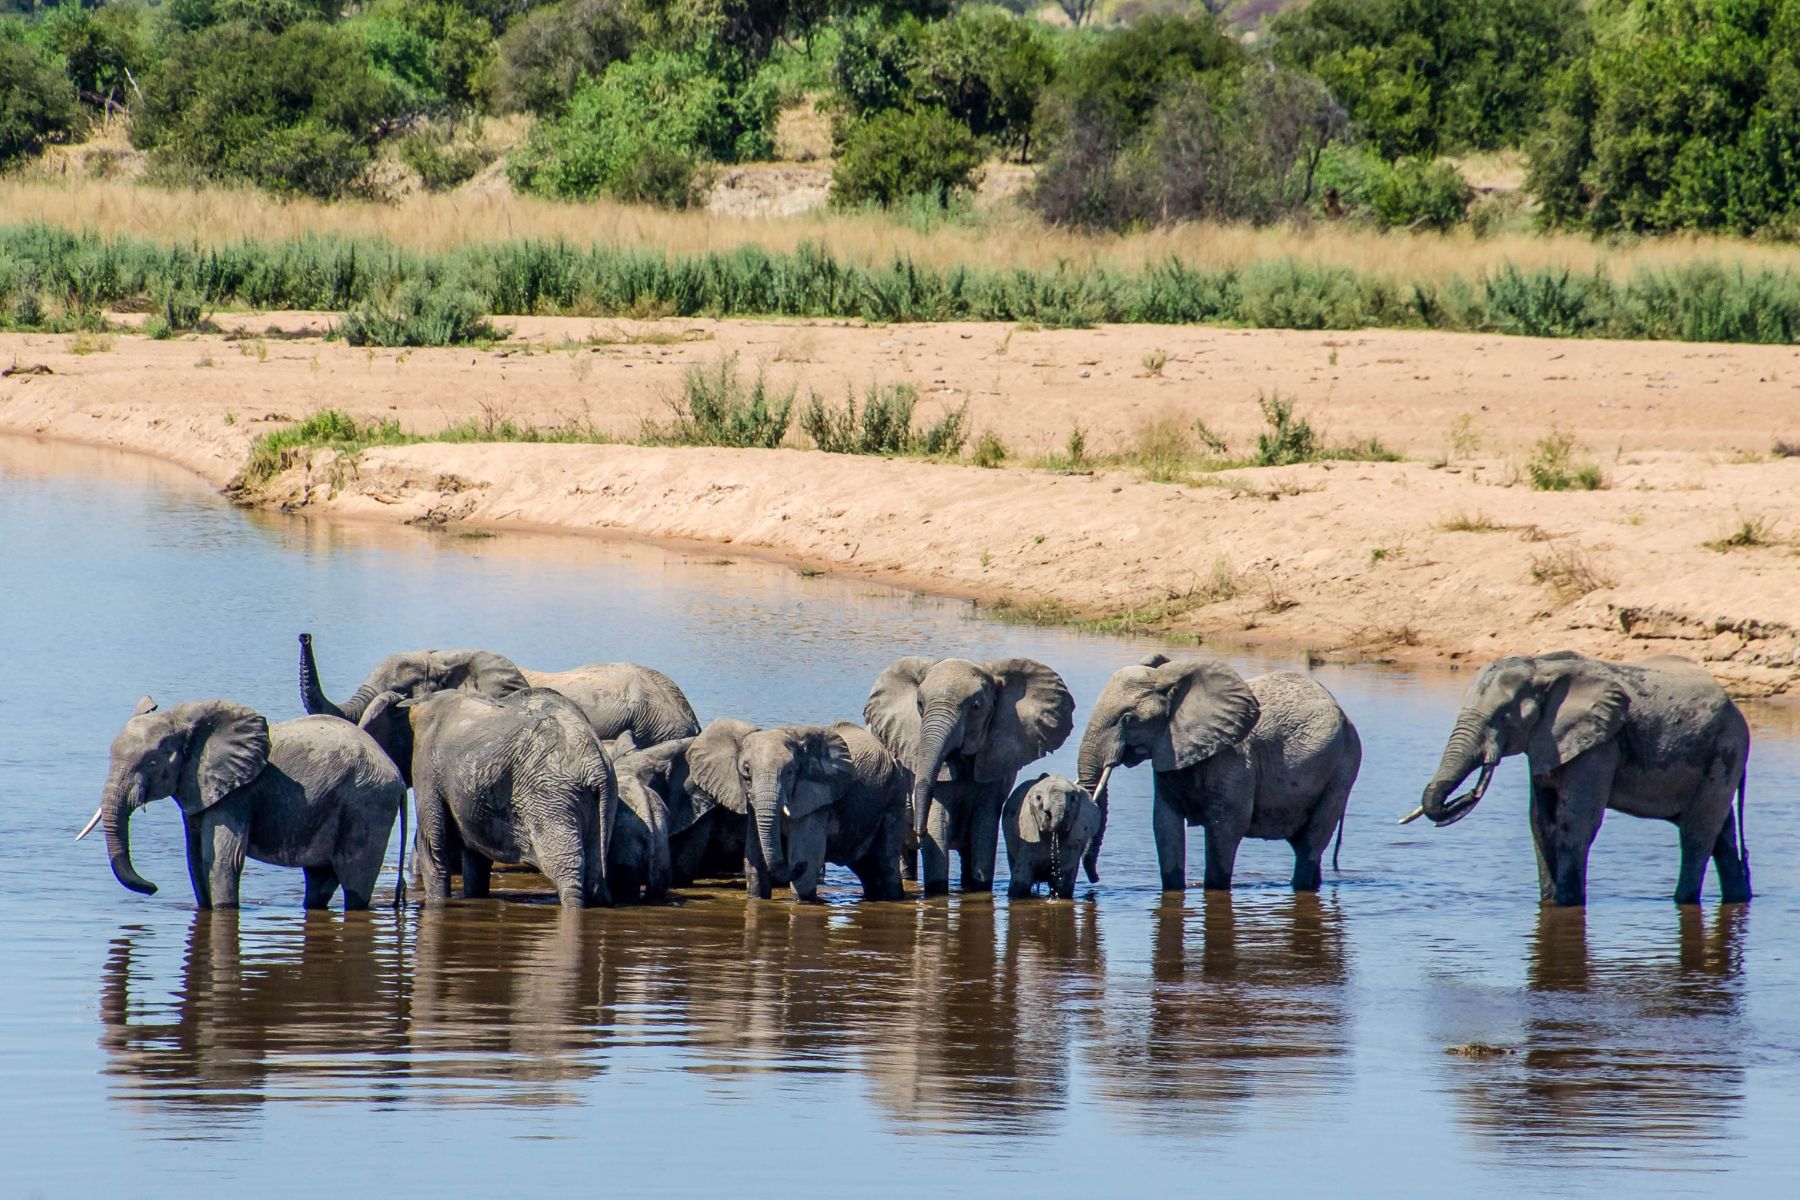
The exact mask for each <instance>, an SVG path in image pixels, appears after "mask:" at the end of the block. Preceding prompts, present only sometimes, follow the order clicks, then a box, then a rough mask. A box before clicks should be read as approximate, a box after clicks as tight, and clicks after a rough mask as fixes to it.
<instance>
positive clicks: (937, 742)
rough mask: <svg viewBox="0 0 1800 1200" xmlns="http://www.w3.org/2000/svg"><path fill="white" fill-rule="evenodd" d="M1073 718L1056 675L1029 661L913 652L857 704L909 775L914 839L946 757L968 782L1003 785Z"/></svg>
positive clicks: (1064, 736) (1057, 739)
mask: <svg viewBox="0 0 1800 1200" xmlns="http://www.w3.org/2000/svg"><path fill="white" fill-rule="evenodd" d="M1074 715H1075V699H1074V697H1073V696H1071V695H1070V694H1069V689H1068V687H1067V686H1066V685H1064V683H1063V681H1062V676H1060V675H1058V674H1057V673H1056V672H1055V671H1052V670H1051V669H1050V668H1049V667H1047V666H1045V665H1044V664H1043V663H1040V662H1036V661H1033V660H1032V659H1029V658H1004V659H1000V660H998V661H996V662H987V663H974V662H969V661H968V660H967V659H961V658H946V659H941V660H933V659H929V658H923V657H920V656H918V655H913V656H910V657H907V658H903V659H900V660H899V661H898V662H896V663H894V664H893V665H892V666H890V667H889V668H888V669H887V670H885V671H883V672H882V673H881V677H880V678H879V679H877V680H876V681H875V686H874V688H873V689H871V690H870V692H869V701H868V703H867V704H866V705H864V706H863V718H864V720H865V721H867V722H868V726H869V732H871V733H873V734H874V735H875V736H876V737H877V738H878V739H880V741H881V744H882V745H883V746H886V747H887V749H888V752H889V753H890V754H892V755H893V756H894V759H895V761H897V762H898V763H899V764H900V765H901V766H903V767H905V768H906V769H907V770H909V771H910V772H912V796H911V801H910V803H911V808H910V812H911V814H912V821H913V824H914V827H915V829H917V831H918V832H919V834H920V835H921V836H923V834H924V831H925V821H926V813H927V810H928V809H929V808H930V799H931V789H932V785H933V784H935V783H936V782H937V779H938V773H939V772H940V771H942V770H943V769H944V766H945V763H946V762H947V761H949V760H951V758H952V756H956V757H957V758H959V759H960V760H961V761H962V762H963V763H964V764H966V767H967V770H968V773H969V778H971V779H972V780H973V781H975V782H977V783H1004V784H1008V785H1010V784H1011V783H1012V780H1013V777H1014V776H1016V775H1017V774H1018V773H1019V770H1020V769H1021V768H1022V767H1024V766H1026V765H1027V764H1029V763H1032V762H1035V761H1037V760H1038V759H1039V758H1042V757H1043V756H1044V755H1046V754H1049V753H1050V752H1051V751H1053V750H1055V749H1056V748H1057V747H1058V746H1060V745H1062V744H1063V742H1065V741H1066V740H1068V737H1069V731H1070V729H1072V728H1073V727H1074Z"/></svg>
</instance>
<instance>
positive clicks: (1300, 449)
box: [1256, 392, 1319, 467]
mask: <svg viewBox="0 0 1800 1200" xmlns="http://www.w3.org/2000/svg"><path fill="white" fill-rule="evenodd" d="M1256 405H1257V407H1258V408H1260V409H1262V415H1263V420H1264V421H1265V422H1267V424H1268V426H1269V429H1268V432H1267V433H1259V434H1257V435H1256V465H1257V466H1259V467H1286V466H1292V465H1293V464H1295V463H1306V462H1312V461H1314V460H1315V459H1317V458H1318V457H1319V440H1318V436H1317V435H1316V434H1315V433H1313V427H1312V426H1311V425H1309V424H1308V423H1307V421H1306V418H1305V417H1296V416H1295V415H1294V401H1293V400H1292V399H1291V398H1290V397H1286V396H1283V395H1282V394H1281V393H1280V392H1276V393H1274V394H1273V395H1268V396H1260V395H1259V396H1258V397H1257V398H1256Z"/></svg>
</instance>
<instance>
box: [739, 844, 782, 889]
mask: <svg viewBox="0 0 1800 1200" xmlns="http://www.w3.org/2000/svg"><path fill="white" fill-rule="evenodd" d="M774 888H775V881H774V880H773V879H771V878H770V877H769V865H768V863H767V862H765V861H764V859H763V852H762V842H761V840H760V839H758V838H757V836H756V831H755V830H754V829H752V830H750V831H748V832H747V833H746V834H745V836H744V890H745V892H747V893H748V894H749V896H750V898H751V899H752V900H767V899H768V898H769V896H770V894H771V893H772V892H773V891H774Z"/></svg>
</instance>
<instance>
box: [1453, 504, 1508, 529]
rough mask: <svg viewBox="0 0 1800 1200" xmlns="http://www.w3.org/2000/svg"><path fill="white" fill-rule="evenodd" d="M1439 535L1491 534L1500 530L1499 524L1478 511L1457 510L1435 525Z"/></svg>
mask: <svg viewBox="0 0 1800 1200" xmlns="http://www.w3.org/2000/svg"><path fill="white" fill-rule="evenodd" d="M1437 527H1438V531H1439V532H1440V533H1493V532H1494V531H1495V530H1497V529H1500V528H1502V526H1501V525H1500V524H1499V522H1497V521H1495V520H1494V518H1492V517H1490V516H1488V515H1487V514H1486V513H1484V512H1481V511H1479V510H1476V511H1473V512H1468V511H1464V510H1463V509H1460V508H1459V509H1457V510H1456V511H1455V512H1453V513H1451V514H1450V515H1449V516H1446V517H1445V518H1444V519H1443V520H1441V521H1439V522H1438V523H1437Z"/></svg>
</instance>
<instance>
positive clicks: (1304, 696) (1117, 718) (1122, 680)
mask: <svg viewBox="0 0 1800 1200" xmlns="http://www.w3.org/2000/svg"><path fill="white" fill-rule="evenodd" d="M1142 762H1148V763H1150V764H1151V766H1152V767H1154V768H1155V770H1156V783H1155V787H1156V800H1155V809H1154V812H1153V817H1152V825H1153V828H1154V829H1155V833H1156V860H1157V864H1158V866H1159V867H1160V869H1161V871H1162V886H1163V890H1164V891H1181V890H1182V889H1184V888H1185V887H1186V886H1187V833H1186V830H1185V828H1184V826H1186V825H1200V826H1203V827H1204V828H1205V830H1206V876H1205V883H1206V886H1207V887H1208V888H1214V889H1225V888H1229V887H1231V872H1232V867H1233V865H1234V864H1235V863H1236V861H1237V852H1238V844H1239V843H1240V842H1241V841H1242V840H1243V839H1244V838H1246V837H1253V838H1267V839H1284V840H1286V842H1287V843H1288V845H1290V846H1292V847H1293V849H1294V875H1293V886H1294V890H1295V891H1300V892H1312V891H1317V890H1318V888H1319V881H1320V866H1319V864H1320V860H1321V859H1322V858H1323V857H1324V855H1325V847H1326V846H1327V845H1328V844H1329V843H1330V842H1331V835H1332V831H1333V830H1338V831H1339V832H1340V834H1341V831H1342V829H1343V821H1344V808H1345V806H1346V804H1347V803H1348V801H1349V799H1350V788H1351V787H1352V786H1353V785H1354V784H1355V783H1356V773H1357V771H1358V770H1359V769H1360V768H1361V766H1362V741H1361V739H1360V738H1358V737H1357V733H1356V726H1354V725H1352V724H1351V723H1350V718H1349V717H1347V716H1345V715H1344V711H1343V709H1341V708H1339V707H1338V703H1337V701H1336V700H1335V699H1333V698H1332V695H1331V693H1330V692H1328V691H1326V690H1325V689H1324V688H1323V687H1321V686H1320V685H1319V684H1318V683H1317V682H1316V681H1315V680H1313V679H1311V678H1310V677H1308V676H1305V675H1299V674H1296V673H1294V672H1292V671H1274V672H1271V673H1269V674H1267V675H1258V676H1257V677H1256V678H1254V679H1250V680H1245V679H1244V678H1243V677H1241V676H1240V675H1239V674H1238V673H1237V672H1236V671H1234V670H1232V669H1231V668H1230V667H1228V666H1226V665H1225V664H1224V663H1222V662H1215V661H1213V660H1211V659H1181V660H1177V661H1173V662H1171V661H1170V660H1169V659H1167V658H1165V657H1164V656H1163V655H1160V654H1153V655H1151V656H1150V657H1148V658H1146V659H1144V660H1143V661H1142V662H1140V663H1137V664H1134V665H1132V666H1129V667H1123V668H1121V669H1120V670H1118V671H1117V672H1115V673H1114V675H1113V677H1112V678H1111V679H1109V680H1107V681H1106V687H1105V688H1104V689H1102V690H1101V692H1100V699H1099V700H1098V701H1096V702H1095V704H1094V712H1093V715H1092V716H1091V717H1090V718H1089V719H1088V727H1087V732H1086V733H1084V734H1083V735H1082V738H1081V753H1080V756H1079V759H1078V772H1079V777H1080V781H1081V785H1082V786H1083V787H1085V788H1087V789H1089V790H1090V791H1091V792H1093V794H1094V798H1095V800H1096V801H1097V802H1098V803H1099V805H1100V812H1101V821H1102V824H1101V835H1102V836H1103V835H1104V833H1105V814H1106V781H1107V776H1108V775H1109V774H1110V772H1111V771H1112V770H1113V768H1115V767H1119V766H1126V767H1132V766H1136V765H1138V764H1139V763H1142ZM1099 853H1100V837H1099V836H1097V837H1096V838H1095V839H1094V841H1093V843H1092V845H1091V848H1090V849H1089V851H1088V859H1087V868H1088V877H1089V878H1090V879H1092V878H1094V877H1095V876H1096V875H1097V874H1098V862H1097V860H1098V857H1099Z"/></svg>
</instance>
